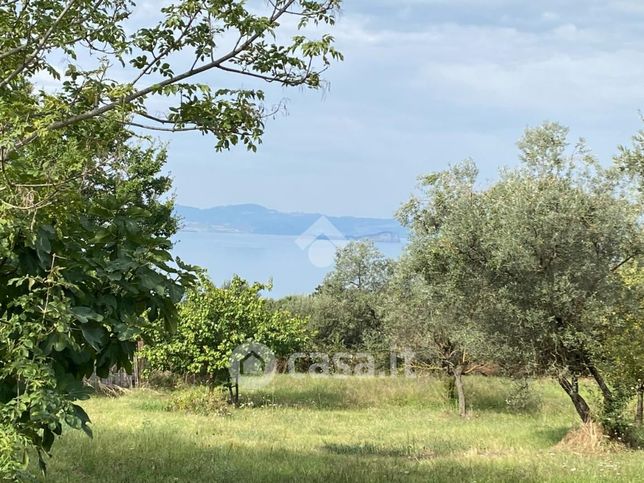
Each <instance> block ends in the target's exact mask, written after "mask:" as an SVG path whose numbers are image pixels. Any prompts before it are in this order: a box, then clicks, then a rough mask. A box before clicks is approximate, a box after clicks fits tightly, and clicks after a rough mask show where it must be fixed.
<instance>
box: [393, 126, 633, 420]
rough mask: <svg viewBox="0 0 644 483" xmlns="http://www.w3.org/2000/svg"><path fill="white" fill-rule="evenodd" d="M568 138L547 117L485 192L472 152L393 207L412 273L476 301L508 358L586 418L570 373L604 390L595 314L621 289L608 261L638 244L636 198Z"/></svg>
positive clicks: (480, 319)
mask: <svg viewBox="0 0 644 483" xmlns="http://www.w3.org/2000/svg"><path fill="white" fill-rule="evenodd" d="M566 138H567V130H566V129H564V128H562V127H561V126H559V125H557V124H545V125H543V126H541V127H539V128H535V129H530V130H528V131H526V134H525V136H524V138H523V139H522V140H521V141H520V143H519V147H520V149H521V159H522V161H523V164H522V166H521V167H520V168H518V169H516V170H514V171H505V172H503V173H502V177H501V180H500V181H499V182H498V183H496V184H494V185H493V186H491V187H490V188H488V189H485V190H477V189H476V186H475V183H476V169H475V167H474V166H473V164H472V163H471V162H466V163H462V164H460V165H458V166H456V167H455V168H453V169H452V170H449V171H446V172H443V173H439V174H435V175H431V176H428V177H426V178H424V179H422V180H421V182H422V187H423V189H424V193H423V197H422V198H420V199H418V198H414V199H412V200H411V201H410V202H409V203H408V204H407V205H406V206H405V207H404V208H403V211H402V216H403V218H404V219H405V220H407V222H408V223H409V224H410V225H411V227H412V229H413V232H414V233H413V239H412V242H411V247H410V253H412V256H413V259H414V260H415V270H416V271H417V273H419V274H421V275H422V276H423V278H424V279H425V280H426V281H427V283H429V284H431V285H433V286H446V288H447V291H446V292H445V293H447V292H449V293H450V294H451V297H455V299H454V300H453V302H452V303H451V305H456V306H460V307H472V308H473V309H474V310H473V312H472V319H473V320H474V321H475V322H476V324H477V326H478V327H479V328H480V330H481V331H482V332H483V333H484V334H485V339H486V340H488V341H492V343H493V344H495V345H497V346H499V347H502V348H506V349H505V350H503V351H499V352H498V356H499V359H501V360H502V362H504V363H505V364H506V365H507V366H509V367H515V368H520V369H521V370H523V371H526V370H527V372H528V373H529V372H548V373H552V374H554V375H556V376H557V377H558V379H559V381H560V384H561V385H562V387H563V388H564V389H565V390H566V392H567V393H568V395H569V396H570V397H571V399H572V401H573V403H574V404H575V407H576V408H577V410H578V412H579V414H580V416H581V417H582V419H584V420H587V419H589V418H590V417H591V416H590V409H589V407H588V406H587V404H586V402H585V401H584V400H583V398H582V397H581V395H580V394H579V392H578V389H577V383H576V378H577V377H579V376H583V375H591V376H592V377H593V378H594V379H595V380H596V381H597V383H598V386H599V387H600V389H601V391H602V393H603V395H604V398H605V399H606V400H610V399H611V398H612V394H611V391H610V389H609V388H608V386H607V385H606V383H605V381H604V380H603V377H602V375H601V373H600V372H599V369H598V362H599V361H600V360H601V359H600V356H599V355H600V354H601V353H602V351H603V345H604V343H605V342H606V338H607V331H606V330H604V328H603V322H602V320H603V317H604V316H606V315H608V314H609V313H611V311H613V310H616V309H617V307H618V306H619V305H620V304H623V303H624V301H625V300H626V299H627V298H628V297H629V291H628V289H627V287H626V284H625V283H624V280H623V279H622V278H621V277H620V275H619V273H618V271H619V268H620V267H621V266H622V265H623V264H624V263H626V262H627V261H629V260H630V259H632V258H633V257H636V256H638V255H639V254H641V253H642V230H641V224H640V219H639V218H640V215H641V205H639V204H638V203H636V202H634V197H633V196H631V195H630V193H631V192H628V191H624V189H623V188H622V184H621V181H622V180H621V179H620V178H619V177H618V176H617V175H616V174H615V173H614V172H613V171H610V170H605V169H603V168H601V166H599V165H598V163H596V161H595V160H594V158H593V157H592V156H591V155H590V154H589V153H588V151H587V149H586V148H585V146H584V145H583V143H579V144H578V145H577V146H575V149H574V151H573V152H572V153H569V151H568V144H567V141H566ZM459 300H460V303H459ZM465 301H467V304H466V305H462V304H463V303H464V302H465Z"/></svg>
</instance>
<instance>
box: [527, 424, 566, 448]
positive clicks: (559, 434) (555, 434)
mask: <svg viewBox="0 0 644 483" xmlns="http://www.w3.org/2000/svg"><path fill="white" fill-rule="evenodd" d="M569 431H570V426H560V427H558V428H549V429H538V430H535V431H534V435H535V436H536V437H538V438H539V439H540V440H541V441H543V442H544V443H545V444H546V445H548V446H554V445H556V444H557V443H559V442H560V441H561V440H562V439H563V438H564V436H566V434H567V433H568V432H569Z"/></svg>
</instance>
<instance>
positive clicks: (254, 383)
mask: <svg viewBox="0 0 644 483" xmlns="http://www.w3.org/2000/svg"><path fill="white" fill-rule="evenodd" d="M276 370H277V360H276V358H275V354H274V353H273V351H272V350H271V349H270V348H269V347H267V346H265V345H264V344H260V343H259V342H254V341H249V342H246V343H244V344H241V345H239V346H237V347H236V348H235V350H234V351H233V353H232V354H231V356H230V379H231V381H233V382H235V383H236V384H238V385H239V387H240V388H243V389H257V388H260V387H264V386H266V385H267V384H268V383H269V382H271V379H273V376H275V372H276Z"/></svg>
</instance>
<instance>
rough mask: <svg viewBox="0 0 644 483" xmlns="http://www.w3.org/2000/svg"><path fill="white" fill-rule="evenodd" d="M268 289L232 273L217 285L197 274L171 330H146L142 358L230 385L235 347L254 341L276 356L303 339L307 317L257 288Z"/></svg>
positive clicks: (297, 347) (155, 366)
mask: <svg viewBox="0 0 644 483" xmlns="http://www.w3.org/2000/svg"><path fill="white" fill-rule="evenodd" d="M269 288H270V287H268V286H266V285H263V284H260V283H254V284H249V283H248V282H246V281H245V280H242V279H241V278H239V277H237V276H236V277H234V278H233V279H232V280H231V281H230V282H229V283H227V284H224V285H223V286H222V287H217V286H216V285H214V284H213V283H212V282H211V281H210V280H209V279H208V278H207V277H206V276H205V274H201V275H200V276H199V283H198V284H197V285H196V286H194V287H192V288H191V289H189V290H188V291H187V294H186V297H185V299H184V300H183V301H182V302H181V304H180V305H179V324H178V328H177V330H176V332H174V333H172V334H170V335H168V333H167V332H164V331H158V330H154V331H152V333H151V334H149V339H150V342H149V344H148V345H147V346H146V347H145V348H144V350H143V355H144V356H145V357H146V360H147V363H148V364H149V366H150V367H151V368H153V369H157V370H167V371H172V372H174V373H176V374H181V375H193V376H195V377H196V378H198V379H199V380H201V381H202V382H205V383H207V384H209V385H211V386H214V385H219V384H223V385H228V386H230V383H231V381H230V379H229V375H230V374H229V369H230V364H231V360H230V359H231V355H232V354H233V351H234V350H235V348H237V347H238V346H240V345H242V344H244V343H247V342H257V343H260V344H264V345H265V346H267V347H268V348H269V349H270V350H271V351H272V352H273V353H274V354H275V355H276V356H277V357H284V356H288V355H290V354H291V353H293V352H297V351H298V350H301V349H302V348H303V347H304V345H305V344H306V343H307V341H308V331H307V328H306V326H307V322H308V321H307V320H306V319H305V318H302V317H298V316H295V315H293V314H291V313H290V312H288V311H286V310H283V309H279V308H275V307H274V306H273V305H272V304H270V303H269V301H268V300H267V299H266V298H264V297H263V296H262V293H261V292H262V291H264V290H267V289H269Z"/></svg>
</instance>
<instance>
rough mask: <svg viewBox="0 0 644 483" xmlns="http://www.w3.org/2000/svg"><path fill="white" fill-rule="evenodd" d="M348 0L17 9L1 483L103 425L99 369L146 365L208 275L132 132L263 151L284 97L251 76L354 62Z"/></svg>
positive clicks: (0, 75)
mask: <svg viewBox="0 0 644 483" xmlns="http://www.w3.org/2000/svg"><path fill="white" fill-rule="evenodd" d="M339 4H340V2H339V0H326V1H319V2H318V1H310V0H276V1H274V2H268V4H265V3H262V4H261V5H255V4H253V5H248V4H246V3H245V2H238V1H233V0H178V1H175V2H172V3H170V4H165V6H163V7H162V8H161V9H160V12H159V14H158V15H156V16H154V15H153V16H150V15H146V17H145V18H144V17H142V16H140V15H138V13H140V12H138V11H137V5H136V2H133V1H130V0H106V1H99V2H95V1H90V0H71V1H67V0H31V1H10V2H2V3H1V4H0V173H1V176H0V287H2V288H1V290H0V361H1V363H2V364H1V365H0V404H1V406H0V445H1V447H2V449H3V452H2V457H1V458H2V459H0V462H1V464H0V479H15V478H18V477H19V476H20V475H19V474H18V473H19V472H18V470H19V469H20V468H23V467H24V461H23V460H24V457H25V456H26V454H27V453H26V450H27V448H28V447H29V446H33V447H34V448H36V450H37V451H38V453H39V455H40V456H41V462H43V463H44V461H43V459H42V456H43V455H44V454H45V453H48V452H49V450H50V448H51V446H52V443H53V441H54V439H55V437H56V436H57V435H59V434H60V433H61V431H62V427H63V426H64V425H65V424H68V425H71V426H73V427H77V428H83V429H86V430H88V426H87V423H88V421H89V419H88V417H87V415H85V414H84V412H82V410H81V409H80V407H79V406H76V405H74V404H73V401H74V400H76V399H78V398H81V397H85V395H86V394H85V392H84V391H83V390H82V386H81V380H82V378H83V376H86V375H88V374H90V373H91V372H92V371H93V370H94V369H96V371H97V372H98V373H99V375H101V374H105V372H106V371H107V370H108V369H109V368H110V367H111V366H117V367H124V368H126V369H129V367H130V361H131V357H132V353H133V350H134V345H135V340H136V338H137V337H138V336H139V335H140V334H141V331H142V329H143V327H144V326H147V325H148V324H153V325H154V326H155V327H156V329H155V330H157V331H161V329H160V327H161V326H164V329H171V328H172V327H173V326H174V324H175V322H176V309H175V304H176V303H177V302H178V301H179V300H180V299H181V297H182V294H183V288H184V287H185V286H186V285H188V284H189V283H190V282H191V281H192V279H191V276H190V275H189V274H188V273H187V270H186V269H187V268H188V267H185V266H183V265H181V264H180V262H179V261H178V260H173V259H172V257H171V255H170V253H169V250H170V247H171V243H170V237H171V236H172V235H173V234H174V233H175V231H176V228H177V226H176V221H175V220H174V219H173V218H172V215H171V212H172V202H171V200H169V199H168V196H167V192H168V189H169V187H170V180H169V179H168V178H167V177H164V176H160V175H159V174H158V172H159V170H160V168H161V166H162V164H163V161H164V155H163V153H157V152H156V151H155V149H153V147H151V146H149V145H147V144H146V143H145V142H144V143H139V142H138V141H137V140H136V139H135V138H134V135H133V131H132V130H131V129H132V128H136V129H137V130H141V129H152V130H161V131H170V132H176V131H190V130H193V131H198V132H201V133H204V134H212V135H214V136H215V138H216V148H217V149H218V150H222V149H228V148H229V147H231V146H234V145H236V144H242V145H244V146H245V147H246V148H247V149H250V150H255V149H256V147H257V145H258V144H259V143H260V142H261V135H262V133H263V130H264V121H265V119H266V118H267V117H270V116H271V115H272V114H274V113H276V112H277V110H278V109H279V107H280V106H276V107H275V108H273V106H270V104H269V105H268V107H266V106H265V103H266V102H267V101H265V95H264V93H263V91H262V90H261V89H260V88H257V87H255V88H253V87H250V88H238V87H237V86H236V85H235V83H236V81H235V79H248V80H251V79H252V80H253V81H258V82H276V83H279V84H282V85H284V86H306V87H309V88H312V89H317V88H321V87H323V86H324V83H323V80H322V79H321V73H322V71H324V70H325V69H326V68H327V67H328V66H329V65H330V64H331V62H332V61H334V60H340V59H341V58H342V56H341V54H340V53H339V52H338V51H337V50H335V48H334V46H333V38H332V37H331V36H329V35H328V34H326V33H325V32H321V33H320V32H319V28H317V27H322V26H325V25H332V24H333V23H334V21H335V14H336V12H337V10H338V8H339ZM288 19H291V20H294V21H295V23H296V25H295V26H294V29H295V30H297V34H296V35H291V36H288V35H284V34H283V31H284V29H285V28H287V27H288V26H289V24H288V22H287V20H288ZM309 34H310V35H309ZM318 34H319V36H318V38H317V39H316V38H312V37H311V36H316V35H318ZM61 55H62V57H64V58H65V63H64V65H63V64H61V63H60V61H59V59H61ZM207 71H216V72H218V73H219V75H220V76H222V77H221V81H220V82H218V88H217V89H215V88H213V87H211V85H209V84H206V83H203V82H198V81H197V79H196V76H198V75H200V74H203V73H205V72H207ZM228 76H230V79H232V80H231V81H229V78H228ZM160 99H161V100H164V105H166V106H168V108H167V110H166V112H165V113H159V112H158V106H159V103H158V102H159V100H160ZM148 330H149V329H148Z"/></svg>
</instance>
